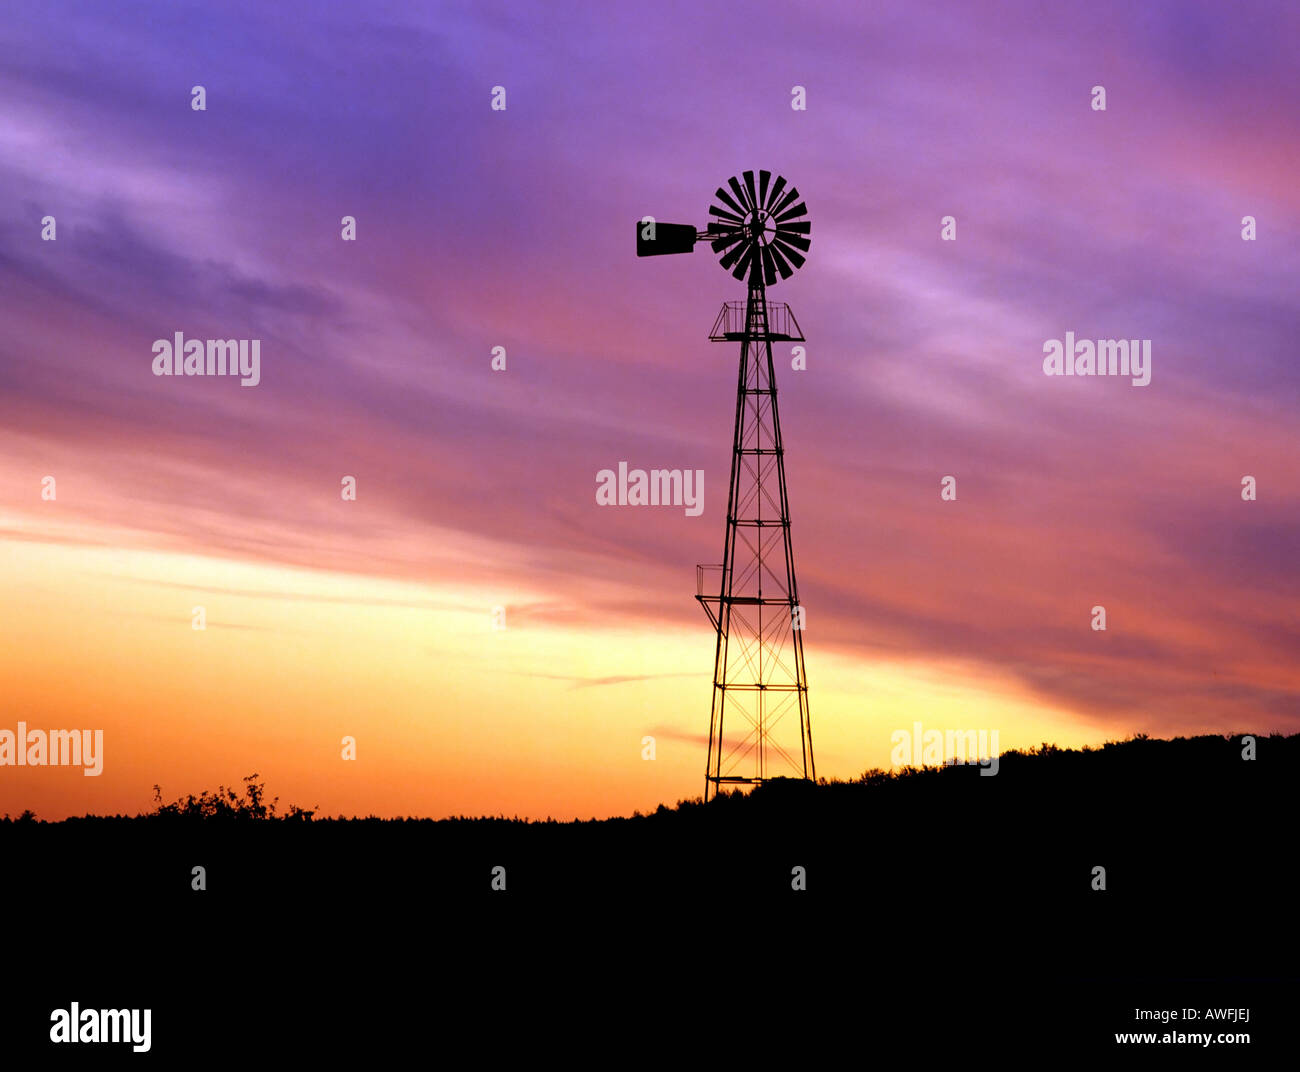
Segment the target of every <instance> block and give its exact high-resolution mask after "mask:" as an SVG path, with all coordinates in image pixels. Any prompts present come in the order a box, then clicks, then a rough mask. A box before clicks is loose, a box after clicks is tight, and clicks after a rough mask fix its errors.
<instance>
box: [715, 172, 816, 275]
mask: <svg viewBox="0 0 1300 1072" xmlns="http://www.w3.org/2000/svg"><path fill="white" fill-rule="evenodd" d="M787 185H788V184H787V183H786V180H785V178H784V177H783V176H781V175H778V176H776V181H775V182H773V181H772V173H771V172H770V171H759V173H758V182H757V185H756V184H755V181H754V173H753V172H752V171H746V172H744V173H742V175H741V176H740V177H739V178H738V177H736V176H735V175H733V176H732V177H731V178H730V179H728V180H727V182H726V185H725V186H719V187H718V188H717V190H716V191H714V197H715V199H716V200H715V202H714V203H713V204H712V205H710V206H709V215H710V216H712V219H711V220H710V221H709V225H708V230H707V232H706V235H705V237H707V238H708V239H709V244H710V246H711V247H712V249H713V252H714V253H717V254H718V255H719V256H718V263H720V264H721V265H722V267H723V268H725V269H726V270H727V271H729V272H731V274H732V275H733V276H735V277H736V278H737V279H742V280H743V279H744V278H745V277H746V276H747V275H748V276H749V277H750V279H752V280H754V281H756V282H757V281H760V280H761V281H762V282H763V283H764V284H766V285H767V286H771V285H772V284H774V283H775V282H776V281H777V279H778V277H779V278H781V279H789V278H790V277H791V276H792V275H794V273H795V270H796V269H797V268H801V267H803V264H804V256H803V254H805V253H807V252H808V247H809V245H810V241H809V238H808V235H809V233H810V232H811V231H812V224H811V223H810V222H809V221H808V220H806V219H803V218H802V217H804V216H806V215H807V214H808V206H807V205H805V204H804V203H803V202H802V201H801V200H799V191H798V189H796V188H795V187H793V186H790V187H789V189H787V188H786V187H787Z"/></svg>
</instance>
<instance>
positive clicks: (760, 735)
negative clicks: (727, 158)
mask: <svg viewBox="0 0 1300 1072" xmlns="http://www.w3.org/2000/svg"><path fill="white" fill-rule="evenodd" d="M807 211H808V210H807V206H806V205H805V204H804V203H803V201H802V199H801V198H800V196H799V191H798V190H797V189H796V188H795V187H793V186H790V185H789V184H788V183H787V182H786V180H785V179H784V178H782V177H781V176H779V175H778V176H776V178H775V180H773V176H772V173H771V172H770V171H759V172H758V174H757V181H756V178H755V173H754V172H752V171H746V172H744V173H743V174H742V175H741V176H739V177H736V176H733V177H732V178H730V179H728V180H727V182H726V183H725V184H724V185H723V186H719V187H718V189H717V190H716V191H715V194H714V203H713V204H711V205H710V206H709V214H710V216H711V217H712V218H711V219H710V220H709V222H708V225H707V227H706V228H705V230H703V231H699V230H697V229H696V228H695V227H694V226H692V225H690V224H679V223H659V222H658V221H656V220H654V219H653V218H651V217H648V216H647V217H645V218H643V219H641V220H640V221H638V223H637V241H636V252H637V256H639V257H653V256H661V255H664V254H673V253H691V252H693V251H694V249H695V246H696V244H697V243H700V242H707V243H708V244H709V246H710V248H711V249H712V251H713V252H714V253H715V254H717V256H718V262H719V264H721V265H722V267H723V268H724V269H725V270H726V271H728V272H730V273H731V275H733V276H734V277H735V278H736V279H738V280H741V281H744V282H746V283H747V285H748V296H747V298H746V300H745V302H744V307H743V314H742V310H741V304H740V303H739V302H725V303H724V304H723V306H722V311H721V312H720V313H719V314H718V317H717V319H716V320H715V321H714V326H713V330H712V331H711V332H710V334H709V338H710V339H711V340H713V341H714V342H733V343H739V344H740V369H739V377H738V379H737V388H736V418H735V428H734V434H733V438H732V454H731V480H730V483H729V490H728V499H727V524H726V533H725V537H724V541H723V550H722V562H721V563H720V564H718V565H710V566H698V567H696V594H695V598H696V599H697V600H698V601H699V603H700V605H701V606H702V607H703V608H704V611H705V613H706V614H707V615H708V617H709V621H710V622H711V623H712V625H713V628H714V630H715V633H716V645H715V653H714V669H713V694H712V703H711V707H710V712H709V752H708V762H707V765H706V768H705V783H704V798H705V800H708V799H709V797H710V795H715V796H716V795H717V793H718V792H720V791H721V790H722V789H723V788H724V787H726V786H744V785H757V784H759V783H761V782H764V781H767V780H769V779H771V778H777V777H792V778H805V779H812V780H815V779H816V777H817V772H816V767H815V765H814V762H813V746H812V723H811V722H810V720H809V715H808V680H807V676H806V674H805V670H804V652H803V627H804V608H803V606H802V605H801V604H800V602H799V591H798V586H797V584H796V582H795V570H794V550H793V547H792V544H791V538H790V504H789V498H788V495H787V488H786V478H785V447H784V443H783V440H782V438H781V422H780V417H779V413H778V409H777V394H776V374H775V366H774V363H773V358H772V343H773V342H802V341H804V336H803V333H802V331H801V330H800V328H799V324H798V321H797V320H795V318H794V314H793V313H792V312H791V311H790V309H789V306H787V305H785V304H784V303H769V302H768V300H767V288H768V287H769V286H773V285H774V284H776V283H777V282H778V280H784V279H789V278H790V276H791V275H793V274H794V272H795V271H796V270H797V269H799V268H801V267H803V265H804V262H805V257H804V254H806V253H807V252H808V248H809V245H810V238H809V235H810V234H811V231H812V225H811V223H809V222H808V220H807V219H805V218H804V217H806V216H807Z"/></svg>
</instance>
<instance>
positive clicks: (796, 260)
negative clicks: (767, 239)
mask: <svg viewBox="0 0 1300 1072" xmlns="http://www.w3.org/2000/svg"><path fill="white" fill-rule="evenodd" d="M772 245H773V246H775V247H776V248H777V249H779V250H780V251H781V252H782V253H784V254H785V255H786V256H787V257H789V258H790V263H791V264H793V265H794V266H795V267H796V268H802V267H803V261H804V259H803V255H802V254H801V253H799V252H798V251H797V250H796V249H795V248H794V247H793V246H787V245H786V244H785V243H784V242H782V241H781V239H779V238H778V239H777V240H776V241H774V242H773V243H772Z"/></svg>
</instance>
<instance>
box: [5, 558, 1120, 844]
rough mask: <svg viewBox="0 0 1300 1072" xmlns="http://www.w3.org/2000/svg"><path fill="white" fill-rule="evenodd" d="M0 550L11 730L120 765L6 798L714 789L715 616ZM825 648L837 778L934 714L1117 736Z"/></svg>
mask: <svg viewBox="0 0 1300 1072" xmlns="http://www.w3.org/2000/svg"><path fill="white" fill-rule="evenodd" d="M0 549H2V550H3V556H4V559H5V562H6V568H5V570H4V571H3V574H0V601H2V602H3V604H4V605H5V606H7V607H12V608H20V613H18V614H7V615H6V616H5V617H4V620H3V622H2V623H0V676H3V678H4V680H6V681H7V682H9V683H10V687H9V689H8V690H7V691H8V695H9V699H10V703H9V705H8V710H9V716H8V719H7V721H6V723H5V726H7V727H8V728H11V729H12V728H14V727H15V726H16V723H17V722H18V721H19V720H20V719H21V720H23V721H25V722H26V723H27V724H28V726H29V728H32V729H47V730H48V729H73V728H77V729H102V730H103V731H104V772H103V774H102V775H100V776H98V777H86V776H85V775H84V774H83V773H82V771H81V769H80V768H67V767H63V768H60V767H35V768H32V767H26V768H19V767H5V768H3V769H2V770H0V812H8V813H10V814H18V813H19V812H21V811H22V810H24V809H26V808H31V809H32V810H33V811H35V812H36V814H37V815H38V816H39V817H40V818H46V819H57V818H63V817H66V816H68V815H77V814H84V813H94V814H114V813H119V812H120V813H126V814H134V813H135V812H137V811H141V810H147V809H148V808H149V807H150V806H151V802H152V797H153V791H152V786H153V785H155V784H159V785H160V786H161V787H162V791H163V795H164V798H165V799H169V800H170V799H174V798H176V797H177V796H183V795H185V794H187V793H191V792H193V793H198V792H199V791H201V790H203V789H215V788H216V786H217V785H218V784H219V783H220V784H225V785H228V786H232V785H233V786H239V784H240V780H241V779H242V778H243V777H244V776H245V775H247V774H251V773H253V772H256V773H258V774H260V775H261V776H262V779H263V780H264V781H265V783H266V784H267V786H268V790H269V792H270V795H272V796H278V797H279V798H280V803H281V807H282V808H283V807H286V806H287V805H289V804H298V805H300V806H303V807H316V806H319V808H320V809H321V813H322V814H326V815H337V814H344V815H367V814H376V815H380V816H386V817H387V816H399V815H421V816H431V817H442V816H447V815H456V814H464V815H480V814H485V815H496V814H504V815H508V816H514V815H518V816H520V817H530V818H545V817H548V816H550V817H554V818H557V819H572V818H590V817H606V816H611V815H628V814H631V813H632V812H633V811H634V810H641V811H647V810H653V809H654V808H655V807H657V806H658V805H659V804H660V803H668V804H672V803H673V802H675V801H676V800H678V799H681V798H684V797H693V796H697V795H698V794H699V793H700V791H701V783H702V772H703V767H704V745H705V740H706V735H707V717H708V709H707V706H706V704H707V698H708V689H709V673H710V669H711V663H710V659H711V648H710V637H711V633H710V632H709V630H708V627H707V623H705V622H704V620H703V616H701V620H700V625H699V628H697V629H694V630H689V631H684V630H681V629H676V630H668V629H664V628H663V627H662V626H656V625H654V624H653V623H647V624H646V626H645V627H644V628H640V627H635V626H630V625H627V624H621V625H620V626H619V627H618V628H613V629H591V628H574V627H566V626H561V625H554V624H545V623H543V624H535V623H533V622H530V621H528V620H525V621H523V622H519V623H515V622H512V620H511V617H510V611H509V606H508V604H507V618H506V628H505V629H504V630H494V629H493V628H492V627H491V621H490V610H491V608H492V606H494V605H495V604H496V603H497V602H498V601H499V600H500V593H495V592H485V591H476V590H473V589H469V588H464V587H458V586H455V585H451V584H440V585H424V584H414V583H407V582H401V581H393V580H385V579H377V578H367V577H360V576H355V575H346V574H339V573H329V572H324V571H320V570H308V569H294V568H285V567H280V566H272V565H266V564H256V563H250V562H237V561H232V560H226V559H220V558H216V557H209V556H198V555H186V554H179V553H175V552H165V551H155V550H139V551H128V550H113V549H110V548H107V547H102V546H90V545H84V546H78V545H76V544H72V543H42V542H37V541H34V540H6V541H3V542H0ZM532 595H533V594H530V593H521V592H515V593H513V596H514V598H515V599H517V600H520V601H521V602H522V601H526V600H527V599H529V598H531V596H532ZM536 595H537V596H538V597H539V598H540V596H541V595H542V593H537V594H536ZM195 606H203V607H204V609H205V613H206V618H207V628H206V629H205V630H202V631H200V630H195V629H194V628H192V625H191V614H192V610H193V608H194V607H195ZM809 660H810V661H809V665H810V669H811V672H812V674H813V678H812V684H813V701H814V706H813V712H814V721H813V729H814V740H815V743H816V752H817V758H818V774H819V775H821V776H823V777H839V778H845V777H853V776H856V775H857V774H860V773H861V772H862V771H863V770H866V769H868V768H871V767H888V766H889V765H890V748H891V746H890V734H891V733H892V732H893V730H895V729H900V728H904V729H910V728H911V726H912V724H913V722H914V721H917V720H919V721H921V722H922V723H923V724H924V725H925V726H926V727H927V728H932V727H933V728H944V727H949V728H953V727H960V728H987V729H996V730H998V731H999V735H1000V740H999V743H1000V746H1001V748H1002V749H1003V750H1007V749H1010V748H1014V747H1024V746H1027V745H1031V744H1036V743H1038V742H1040V741H1041V740H1043V739H1048V738H1050V739H1051V740H1053V741H1055V742H1056V743H1059V744H1062V745H1078V744H1083V743H1088V742H1096V741H1098V740H1099V739H1101V738H1102V737H1104V735H1105V734H1104V732H1103V728H1102V727H1098V726H1091V727H1089V726H1087V725H1086V724H1084V723H1082V722H1080V721H1078V720H1077V719H1073V718H1071V717H1070V716H1069V715H1068V714H1066V713H1064V712H1051V713H1050V714H1049V713H1048V712H1045V711H1044V709H1043V707H1042V706H1041V704H1039V703H1036V702H1035V701H1034V700H1033V699H1032V698H1030V697H1026V696H1023V695H1020V694H1018V693H1017V691H1016V689H1015V688H1014V687H1013V686H1012V685H1011V684H1010V683H1008V682H1005V681H998V680H995V679H992V678H987V677H983V676H981V674H980V672H979V670H978V668H976V667H970V666H968V667H964V668H963V667H956V666H941V665H938V664H935V663H927V662H922V661H919V660H906V661H899V662H893V663H889V662H874V663H872V662H866V661H861V660H855V659H852V658H848V657H846V656H844V655H843V654H842V653H841V654H833V653H831V652H828V651H824V650H821V649H819V648H818V647H817V645H816V642H815V639H813V636H812V634H810V639H809ZM646 735H651V736H654V737H655V738H656V758H655V760H654V761H652V762H651V761H646V760H643V759H642V758H641V751H642V744H641V741H642V738H643V737H644V736H646ZM344 736H352V737H354V738H355V739H356V742H357V744H356V747H357V759H356V760H355V761H345V760H344V759H342V757H341V752H342V743H341V742H342V738H343V737H344Z"/></svg>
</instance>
